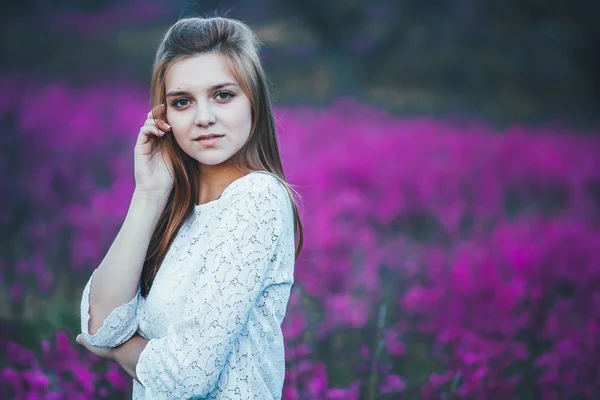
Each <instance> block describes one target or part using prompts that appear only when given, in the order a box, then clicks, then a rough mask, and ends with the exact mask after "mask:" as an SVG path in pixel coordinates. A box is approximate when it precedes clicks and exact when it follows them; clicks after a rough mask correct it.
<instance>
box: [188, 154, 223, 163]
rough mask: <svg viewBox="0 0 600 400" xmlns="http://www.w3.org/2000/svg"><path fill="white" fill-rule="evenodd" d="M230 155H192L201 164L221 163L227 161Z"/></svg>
mask: <svg viewBox="0 0 600 400" xmlns="http://www.w3.org/2000/svg"><path fill="white" fill-rule="evenodd" d="M231 157H232V155H217V154H215V155H214V156H212V157H198V156H196V157H193V158H194V159H195V160H196V161H198V162H199V163H200V164H202V165H210V166H212V165H219V164H223V163H224V162H225V161H228V160H229V159H230V158H231Z"/></svg>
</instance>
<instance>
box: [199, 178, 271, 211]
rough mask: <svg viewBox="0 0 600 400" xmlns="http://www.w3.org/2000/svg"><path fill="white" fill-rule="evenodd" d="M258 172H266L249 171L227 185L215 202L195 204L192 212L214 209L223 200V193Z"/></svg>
mask: <svg viewBox="0 0 600 400" xmlns="http://www.w3.org/2000/svg"><path fill="white" fill-rule="evenodd" d="M259 172H266V171H251V172H249V173H247V174H246V175H244V176H242V177H240V178H237V179H236V180H234V181H233V182H231V183H230V184H229V185H227V187H226V188H225V189H224V190H223V193H221V195H220V196H219V197H218V198H217V199H215V200H211V201H209V202H206V203H203V204H195V205H194V211H196V212H197V213H200V212H203V211H205V210H209V209H211V208H214V207H215V206H217V205H219V204H220V202H221V199H222V198H223V196H224V195H225V193H226V192H227V191H228V190H230V189H231V188H232V187H233V186H235V184H236V183H237V182H239V181H241V180H243V179H244V178H246V177H248V176H250V175H252V174H254V173H259Z"/></svg>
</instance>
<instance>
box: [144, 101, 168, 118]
mask: <svg viewBox="0 0 600 400" xmlns="http://www.w3.org/2000/svg"><path fill="white" fill-rule="evenodd" d="M166 109H167V105H166V104H159V105H157V106H154V107H152V110H150V112H149V113H148V116H147V118H152V119H154V118H156V117H157V116H159V115H161V114H162V113H164V112H165V110H166Z"/></svg>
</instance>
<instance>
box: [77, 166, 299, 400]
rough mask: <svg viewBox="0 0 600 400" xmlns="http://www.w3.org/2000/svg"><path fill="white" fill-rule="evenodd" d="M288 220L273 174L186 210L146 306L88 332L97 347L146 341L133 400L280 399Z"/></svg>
mask: <svg viewBox="0 0 600 400" xmlns="http://www.w3.org/2000/svg"><path fill="white" fill-rule="evenodd" d="M293 228H294V227H293V213H292V207H291V202H290V198H289V196H288V192H287V191H286V189H285V188H284V186H283V185H282V184H281V182H280V181H279V180H278V179H277V178H276V177H275V176H273V175H271V174H269V173H267V172H262V171H255V172H252V173H250V174H248V175H246V176H244V177H242V178H239V179H237V180H235V181H234V182H233V183H231V184H230V185H229V186H228V187H227V188H226V189H225V190H224V192H223V194H222V195H221V197H220V198H219V199H218V200H214V201H211V202H209V203H205V204H201V205H197V206H195V209H194V211H193V212H192V213H191V214H190V216H189V217H188V218H187V220H186V221H185V223H184V225H183V226H182V227H181V229H180V230H179V232H178V233H177V236H176V238H175V240H174V242H173V244H172V246H171V248H170V249H169V251H168V253H167V256H166V257H165V260H164V262H163V263H162V265H161V267H160V270H159V272H158V274H157V275H156V278H155V280H154V283H153V286H152V289H151V290H150V293H149V294H148V296H147V298H143V297H142V296H141V295H140V291H139V288H138V294H137V296H136V297H135V298H134V299H132V300H131V302H129V303H128V304H125V305H123V306H121V307H119V308H117V309H115V310H114V311H113V312H112V313H111V314H110V315H109V316H108V317H107V318H106V320H105V321H104V324H103V326H102V327H101V328H100V330H99V331H98V332H97V333H96V334H95V335H90V334H89V332H88V321H89V293H90V284H91V281H92V279H93V277H94V273H95V271H94V273H92V276H91V277H90V279H89V281H88V283H87V285H86V287H85V289H84V292H83V296H82V302H81V330H82V333H83V335H84V336H85V339H86V340H87V341H88V342H89V343H90V344H92V345H94V346H98V347H115V346H118V345H120V344H121V343H123V342H125V341H126V340H128V339H129V338H130V337H131V336H133V335H134V333H136V332H137V333H138V334H139V335H140V336H142V337H144V338H146V339H149V342H148V345H147V347H146V348H145V349H144V351H143V352H142V353H141V354H140V358H139V361H138V364H137V366H136V373H137V376H138V379H139V381H140V382H141V384H140V383H139V382H137V381H136V380H133V399H136V400H141V399H153V400H154V399H190V398H194V399H223V400H224V399H260V400H264V399H280V398H281V395H282V388H283V381H284V374H285V360H284V345H283V335H282V332H281V324H282V321H283V317H284V315H285V312H286V307H287V302H288V299H289V295H290V289H291V286H292V283H293V281H294V277H293V274H294V251H295V247H294V231H293Z"/></svg>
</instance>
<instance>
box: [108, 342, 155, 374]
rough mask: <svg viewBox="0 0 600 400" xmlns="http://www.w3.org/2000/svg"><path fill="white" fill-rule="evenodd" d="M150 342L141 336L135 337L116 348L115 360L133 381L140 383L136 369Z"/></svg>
mask: <svg viewBox="0 0 600 400" xmlns="http://www.w3.org/2000/svg"><path fill="white" fill-rule="evenodd" d="M146 344H148V340H146V339H144V338H143V337H141V336H139V335H135V336H133V337H132V338H131V339H129V340H128V341H126V342H125V343H123V344H122V345H120V346H118V347H115V349H114V359H115V361H116V362H117V363H118V364H119V365H120V366H121V368H123V369H124V370H125V372H127V373H128V374H129V375H130V376H131V377H132V378H133V379H135V380H136V381H138V382H139V380H138V377H137V374H136V372H135V367H136V365H137V363H138V360H139V358H140V354H141V353H142V351H143V350H144V349H145V348H146Z"/></svg>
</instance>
